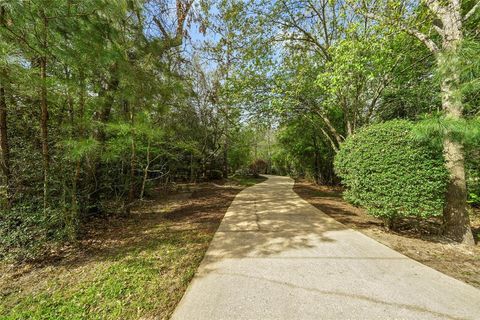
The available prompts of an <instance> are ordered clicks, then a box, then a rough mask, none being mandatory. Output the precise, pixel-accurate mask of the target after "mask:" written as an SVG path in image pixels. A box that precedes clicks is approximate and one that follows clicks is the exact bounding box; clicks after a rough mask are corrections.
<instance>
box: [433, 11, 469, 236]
mask: <svg viewBox="0 0 480 320" xmlns="http://www.w3.org/2000/svg"><path fill="white" fill-rule="evenodd" d="M457 9H458V10H451V11H450V12H448V13H446V14H445V17H444V29H443V31H444V40H443V44H442V53H441V54H439V55H438V66H439V69H440V71H441V73H442V82H441V96H442V107H443V111H444V113H445V116H446V117H447V118H449V119H454V120H458V119H461V118H462V113H463V106H462V96H461V94H460V68H459V65H458V61H457V60H458V56H459V50H460V47H461V45H462V40H463V39H462V38H463V37H462V17H461V14H460V8H457ZM443 151H444V156H445V164H446V167H447V170H448V172H449V175H450V180H449V182H448V187H447V194H446V206H445V209H444V222H445V225H444V228H445V229H444V230H445V234H446V235H447V236H448V237H450V238H452V239H454V240H457V241H460V242H462V243H465V244H473V243H474V239H473V235H472V230H471V228H470V219H469V216H468V211H467V187H466V181H465V155H464V150H463V145H462V143H461V142H459V141H457V140H455V139H453V137H451V135H450V134H449V133H447V135H446V137H445V139H444V142H443Z"/></svg>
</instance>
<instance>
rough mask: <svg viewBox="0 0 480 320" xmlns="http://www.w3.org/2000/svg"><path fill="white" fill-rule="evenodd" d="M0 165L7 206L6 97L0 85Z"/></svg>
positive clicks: (8, 204) (8, 205)
mask: <svg viewBox="0 0 480 320" xmlns="http://www.w3.org/2000/svg"><path fill="white" fill-rule="evenodd" d="M0 167H1V168H2V173H3V175H4V176H5V186H6V193H7V202H6V206H7V208H9V207H10V205H11V200H12V199H11V197H12V194H11V193H12V187H11V182H12V181H11V170H10V146H9V143H8V135H7V98H6V96H5V88H3V87H2V86H0Z"/></svg>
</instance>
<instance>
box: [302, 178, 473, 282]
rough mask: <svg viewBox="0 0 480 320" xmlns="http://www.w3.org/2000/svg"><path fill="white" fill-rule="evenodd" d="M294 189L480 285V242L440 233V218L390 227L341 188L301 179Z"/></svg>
mask: <svg viewBox="0 0 480 320" xmlns="http://www.w3.org/2000/svg"><path fill="white" fill-rule="evenodd" d="M294 191H295V192H296V193H297V194H298V195H299V196H301V197H302V198H303V199H305V200H307V201H308V202H309V203H310V204H312V205H313V206H315V207H316V208H318V209H320V210H322V211H323V212H325V213H326V214H328V215H329V216H331V217H333V218H334V219H336V220H337V221H339V222H341V223H343V224H345V225H346V226H348V227H350V228H352V229H355V230H357V231H360V232H362V233H364V234H366V235H367V236H369V237H371V238H373V239H375V240H377V241H378V242H380V243H383V244H384V245H386V246H388V247H390V248H392V249H394V250H396V251H398V252H400V253H402V254H404V255H406V256H408V257H410V258H412V259H415V260H417V261H419V262H421V263H423V264H425V265H427V266H429V267H431V268H434V269H436V270H438V271H440V272H443V273H445V274H447V275H450V276H452V277H454V278H456V279H459V280H462V281H464V282H466V283H469V284H471V285H472V286H475V287H477V288H480V245H479V244H478V243H477V245H476V246H474V247H465V246H462V245H458V244H455V243H452V242H451V241H448V240H447V239H445V238H443V237H441V236H440V235H438V231H437V230H438V229H439V224H440V222H439V221H436V220H431V221H427V222H425V223H418V222H413V221H403V222H402V223H400V224H399V226H398V227H397V230H395V231H392V230H387V229H386V228H385V227H384V225H383V223H382V221H381V220H379V219H376V218H374V217H371V216H369V215H368V214H367V213H366V212H365V210H363V209H361V208H357V207H354V206H352V205H350V204H348V203H347V202H345V201H344V200H343V199H342V190H341V189H339V188H333V187H327V186H318V185H314V184H312V183H309V182H306V181H297V182H296V183H295V187H294ZM472 229H473V230H474V232H475V233H477V232H478V231H479V230H480V212H478V211H476V213H475V214H473V215H472Z"/></svg>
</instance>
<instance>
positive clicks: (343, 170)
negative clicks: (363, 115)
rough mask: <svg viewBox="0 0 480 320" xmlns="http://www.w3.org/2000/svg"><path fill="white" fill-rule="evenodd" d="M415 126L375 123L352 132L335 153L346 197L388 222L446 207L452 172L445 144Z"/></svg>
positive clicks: (424, 215)
mask: <svg viewBox="0 0 480 320" xmlns="http://www.w3.org/2000/svg"><path fill="white" fill-rule="evenodd" d="M413 129H414V124H413V123H412V122H409V121H406V120H394V121H388V122H384V123H379V124H374V125H371V126H369V127H366V128H364V129H362V130H360V131H359V132H357V133H355V134H354V135H352V136H350V137H348V138H347V139H346V140H345V142H344V143H343V144H342V146H341V148H340V151H339V152H338V154H337V155H336V157H335V171H336V173H337V175H338V176H339V177H340V178H341V179H342V181H343V183H344V184H345V186H346V187H347V191H346V192H345V199H346V200H347V201H349V202H351V203H353V204H355V205H360V206H362V207H364V208H365V209H367V211H368V213H369V214H371V215H373V216H376V217H380V218H382V219H384V220H385V221H387V222H388V224H389V225H390V226H391V224H392V223H393V222H394V221H395V219H397V218H401V217H422V218H427V217H431V216H438V215H441V214H442V211H443V205H444V201H445V191H446V183H447V177H448V174H447V171H446V169H445V166H444V159H443V156H442V151H441V148H440V147H439V146H438V145H433V144H432V145H430V144H428V143H426V142H421V141H419V140H418V139H415V137H414V136H413V134H412V131H413Z"/></svg>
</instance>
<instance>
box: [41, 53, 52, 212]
mask: <svg viewBox="0 0 480 320" xmlns="http://www.w3.org/2000/svg"><path fill="white" fill-rule="evenodd" d="M40 80H41V85H40V136H41V141H42V158H43V209H44V210H46V209H47V207H48V175H49V168H50V153H49V148H48V102H47V101H48V100H47V99H48V98H47V58H46V57H41V58H40Z"/></svg>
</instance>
